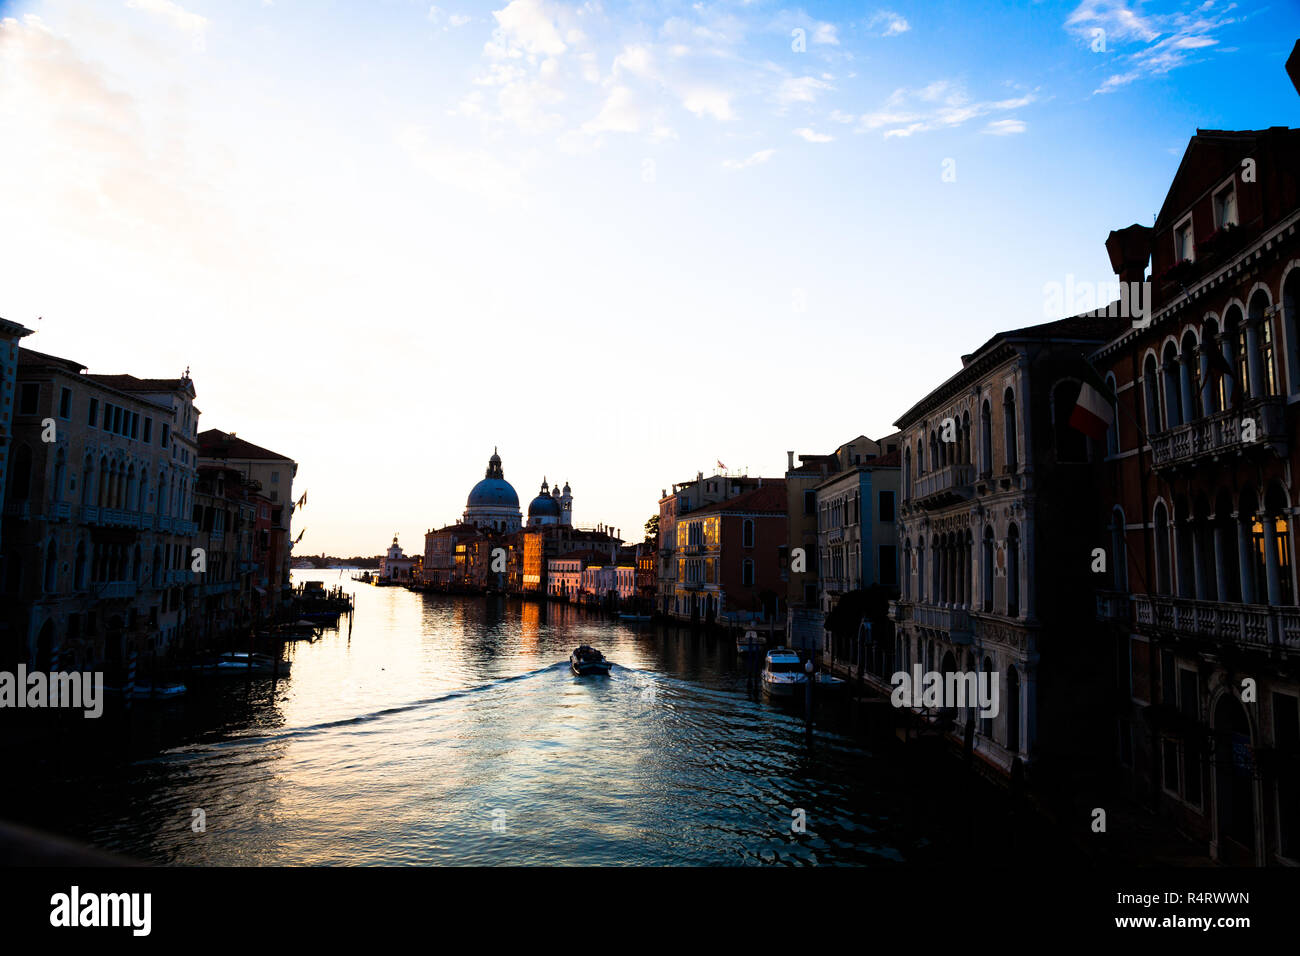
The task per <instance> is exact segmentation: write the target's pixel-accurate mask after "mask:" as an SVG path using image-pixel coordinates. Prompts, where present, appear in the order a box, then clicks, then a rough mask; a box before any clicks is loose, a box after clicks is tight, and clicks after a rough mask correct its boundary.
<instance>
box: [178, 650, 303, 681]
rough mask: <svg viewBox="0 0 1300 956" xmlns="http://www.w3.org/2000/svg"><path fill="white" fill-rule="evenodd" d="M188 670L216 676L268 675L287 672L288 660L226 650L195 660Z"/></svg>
mask: <svg viewBox="0 0 1300 956" xmlns="http://www.w3.org/2000/svg"><path fill="white" fill-rule="evenodd" d="M190 670H192V671H196V672H198V673H201V674H210V675H215V676H218V677H227V676H229V677H250V676H251V677H269V676H271V675H273V674H276V673H279V674H288V673H289V662H288V661H278V662H277V661H276V659H275V658H273V657H270V656H269V655H266V654H250V653H249V652H248V651H228V652H227V653H225V654H219V655H217V656H216V657H209V658H205V659H204V660H201V661H196V662H195V663H194V664H191V665H190Z"/></svg>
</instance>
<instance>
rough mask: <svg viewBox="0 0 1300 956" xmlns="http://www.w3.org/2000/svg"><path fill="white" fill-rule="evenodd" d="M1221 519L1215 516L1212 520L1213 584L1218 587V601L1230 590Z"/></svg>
mask: <svg viewBox="0 0 1300 956" xmlns="http://www.w3.org/2000/svg"><path fill="white" fill-rule="evenodd" d="M1225 537H1226V536H1225V534H1224V531H1223V521H1222V520H1221V519H1219V518H1218V517H1217V516H1216V518H1215V521H1214V584H1215V587H1216V588H1217V589H1218V595H1217V598H1218V600H1219V601H1221V602H1222V601H1227V600H1228V595H1229V594H1230V593H1231V590H1230V589H1229V586H1228V568H1227V561H1226V560H1225V558H1226V556H1227V542H1225V541H1224V538H1225Z"/></svg>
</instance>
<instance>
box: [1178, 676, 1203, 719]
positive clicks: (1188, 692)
mask: <svg viewBox="0 0 1300 956" xmlns="http://www.w3.org/2000/svg"><path fill="white" fill-rule="evenodd" d="M1178 698H1179V700H1178V709H1179V710H1180V711H1181V712H1182V715H1183V716H1184V717H1186V718H1187V719H1188V720H1192V721H1194V720H1197V719H1198V718H1199V717H1200V715H1201V703H1200V693H1199V691H1198V689H1197V681H1196V671H1191V670H1181V671H1179V672H1178Z"/></svg>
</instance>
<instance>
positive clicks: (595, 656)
mask: <svg viewBox="0 0 1300 956" xmlns="http://www.w3.org/2000/svg"><path fill="white" fill-rule="evenodd" d="M612 666H613V665H612V664H611V662H609V661H607V660H605V655H604V654H602V653H601V652H600V651H598V650H596V649H595V648H594V647H591V646H589V645H587V644H583V645H582V646H581V647H579V648H577V649H576V650H574V652H573V653H572V654H570V655H569V667H571V668H572V669H573V673H575V674H577V675H578V676H579V677H585V676H586V675H588V674H608V673H609V669H610V667H612Z"/></svg>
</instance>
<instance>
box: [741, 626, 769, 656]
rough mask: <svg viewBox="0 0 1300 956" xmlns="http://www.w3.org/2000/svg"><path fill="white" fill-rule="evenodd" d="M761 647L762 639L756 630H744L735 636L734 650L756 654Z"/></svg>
mask: <svg viewBox="0 0 1300 956" xmlns="http://www.w3.org/2000/svg"><path fill="white" fill-rule="evenodd" d="M762 649H763V639H762V638H761V637H759V636H758V632H757V631H746V632H745V633H744V634H742V635H740V636H739V637H737V638H736V650H737V651H739V652H740V653H741V654H745V653H751V654H757V653H758V652H759V651H761V650H762Z"/></svg>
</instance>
